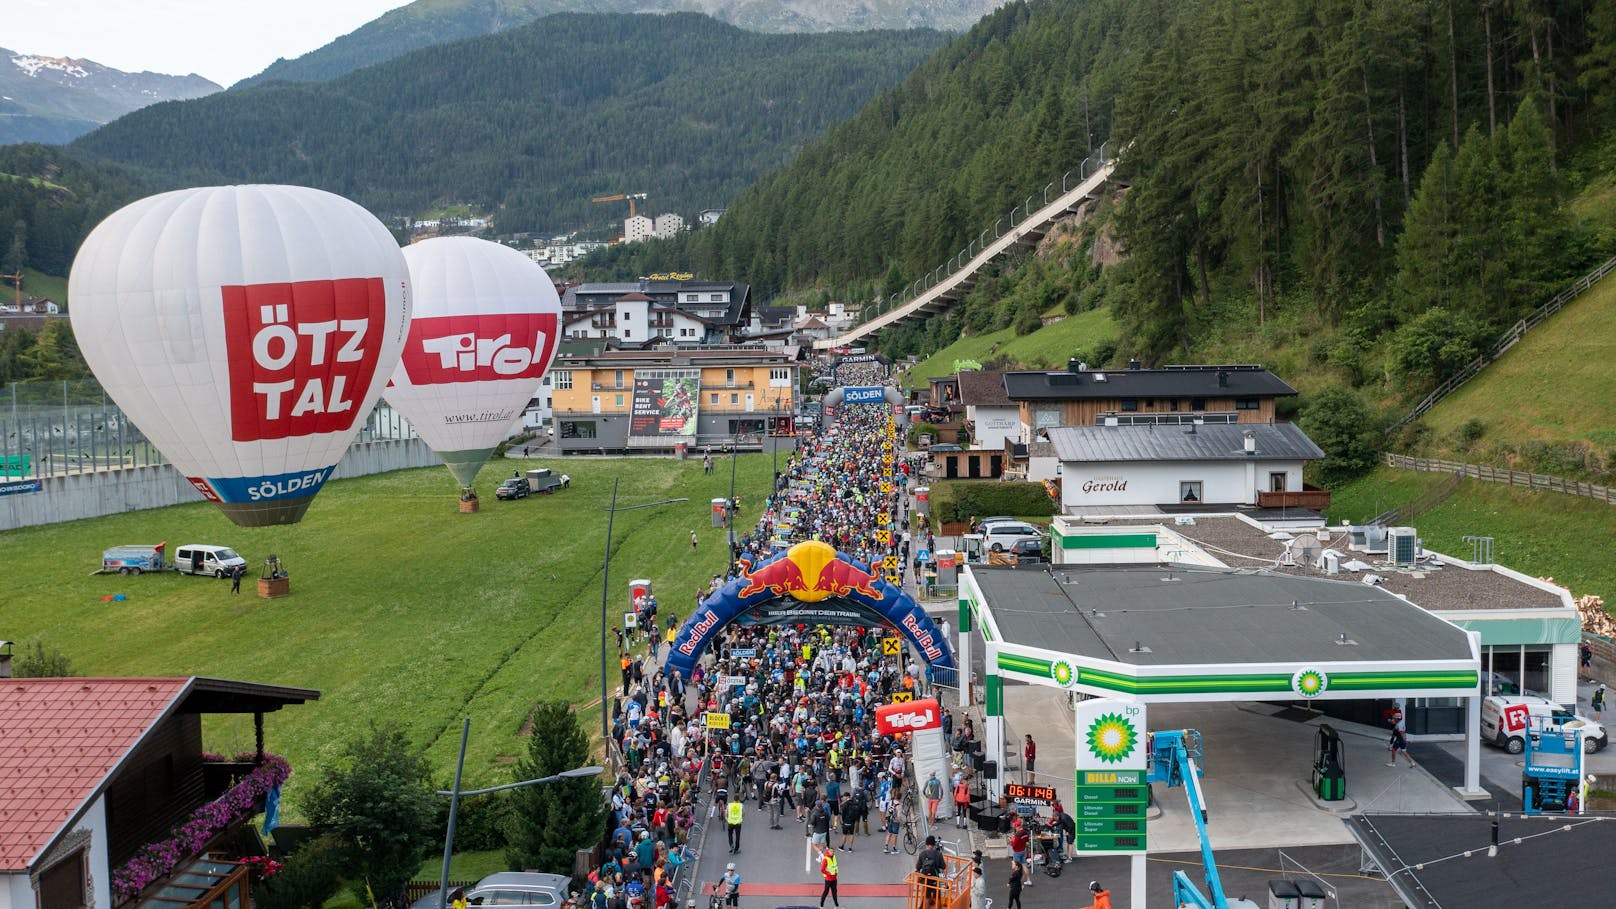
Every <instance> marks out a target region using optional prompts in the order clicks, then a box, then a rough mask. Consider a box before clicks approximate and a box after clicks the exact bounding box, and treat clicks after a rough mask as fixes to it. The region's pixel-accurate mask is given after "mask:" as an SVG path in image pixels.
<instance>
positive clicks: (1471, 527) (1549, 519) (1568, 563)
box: [1329, 467, 1616, 606]
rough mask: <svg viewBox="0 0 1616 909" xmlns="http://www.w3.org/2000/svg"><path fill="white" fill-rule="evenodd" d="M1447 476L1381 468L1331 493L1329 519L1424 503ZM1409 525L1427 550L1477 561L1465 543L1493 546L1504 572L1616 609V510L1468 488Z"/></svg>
mask: <svg viewBox="0 0 1616 909" xmlns="http://www.w3.org/2000/svg"><path fill="white" fill-rule="evenodd" d="M1443 479H1444V475H1443V474H1439V473H1417V472H1414V471H1410V470H1397V469H1395V468H1391V467H1381V468H1379V469H1377V470H1376V471H1375V472H1374V473H1371V474H1369V475H1368V476H1366V477H1362V478H1360V479H1358V480H1355V481H1353V482H1352V483H1349V484H1347V485H1345V486H1342V487H1340V488H1338V489H1336V490H1334V491H1333V494H1332V496H1331V503H1330V513H1329V518H1330V522H1331V523H1332V524H1339V523H1340V522H1341V521H1343V520H1348V521H1353V522H1360V521H1366V520H1368V519H1369V518H1372V517H1374V516H1375V515H1377V514H1379V513H1381V512H1383V511H1386V510H1388V509H1391V508H1395V507H1397V506H1399V505H1402V504H1404V503H1407V502H1411V501H1413V500H1414V499H1416V498H1418V497H1419V496H1420V494H1421V493H1423V492H1424V491H1425V490H1427V489H1430V488H1431V487H1432V486H1435V485H1436V484H1438V483H1440V482H1442V480H1443ZM1408 523H1409V524H1411V525H1413V526H1414V527H1416V528H1418V529H1419V532H1420V537H1421V539H1423V540H1424V541H1425V545H1426V547H1427V548H1430V549H1434V550H1436V551H1438V552H1442V553H1446V554H1447V555H1451V556H1456V557H1458V558H1461V559H1469V558H1470V556H1471V544H1469V543H1467V542H1465V541H1464V537H1465V536H1487V537H1492V538H1493V540H1494V544H1493V545H1494V553H1493V558H1494V561H1496V562H1497V563H1498V564H1500V565H1504V566H1507V567H1509V568H1513V569H1515V570H1516V571H1519V572H1522V573H1524V574H1529V575H1532V576H1533V577H1552V578H1554V580H1555V581H1556V582H1557V583H1559V584H1562V585H1564V586H1566V587H1568V588H1570V590H1571V592H1572V593H1573V594H1575V595H1577V596H1582V595H1583V594H1589V593H1592V594H1598V595H1599V596H1602V597H1604V598H1605V600H1606V602H1607V603H1610V604H1611V605H1613V606H1616V562H1613V561H1612V560H1611V557H1610V554H1611V553H1612V552H1616V506H1611V505H1607V504H1605V503H1604V502H1595V501H1593V500H1592V499H1579V498H1577V497H1575V496H1568V495H1562V494H1560V493H1553V492H1534V491H1532V490H1528V489H1517V488H1515V487H1511V486H1505V485H1503V484H1501V483H1484V482H1482V481H1480V480H1464V481H1462V482H1461V483H1460V484H1459V488H1458V489H1456V490H1454V492H1453V495H1451V496H1449V497H1448V499H1447V501H1445V502H1443V503H1442V504H1441V505H1438V506H1437V507H1436V508H1434V509H1432V510H1431V511H1428V512H1426V513H1425V514H1422V515H1418V516H1417V517H1414V518H1412V519H1411V520H1410V521H1409V522H1408Z"/></svg>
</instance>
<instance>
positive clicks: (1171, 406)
mask: <svg viewBox="0 0 1616 909" xmlns="http://www.w3.org/2000/svg"><path fill="white" fill-rule="evenodd" d="M1167 409H1168V410H1170V411H1172V412H1173V413H1178V399H1177V398H1174V399H1172V400H1171V401H1168V402H1167Z"/></svg>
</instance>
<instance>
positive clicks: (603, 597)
mask: <svg viewBox="0 0 1616 909" xmlns="http://www.w3.org/2000/svg"><path fill="white" fill-rule="evenodd" d="M617 483H618V480H617V479H613V480H612V504H611V506H610V507H608V508H607V510H606V556H605V558H603V559H602V560H601V563H600V746H601V748H606V747H607V744H606V743H607V742H610V741H611V739H612V727H611V716H612V714H611V708H610V707H608V706H607V704H606V603H607V597H608V595H609V592H610V584H611V575H612V525H613V522H614V521H615V520H616V518H617V513H618V512H619V511H634V510H636V509H640V508H656V507H657V506H659V505H672V504H673V503H675V502H688V501H690V499H688V498H685V497H680V498H677V499H663V500H662V501H660V502H646V503H645V504H643V505H625V506H623V507H622V508H618V507H617ZM653 630H655V629H653Z"/></svg>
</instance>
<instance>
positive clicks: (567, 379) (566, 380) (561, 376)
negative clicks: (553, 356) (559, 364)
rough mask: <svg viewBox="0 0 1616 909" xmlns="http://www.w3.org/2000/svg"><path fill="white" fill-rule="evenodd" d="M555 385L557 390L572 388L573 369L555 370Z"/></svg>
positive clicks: (569, 389)
mask: <svg viewBox="0 0 1616 909" xmlns="http://www.w3.org/2000/svg"><path fill="white" fill-rule="evenodd" d="M555 387H556V390H557V391H571V390H572V370H570V369H558V370H556V371H555Z"/></svg>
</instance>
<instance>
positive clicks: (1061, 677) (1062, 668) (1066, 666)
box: [1049, 660, 1072, 685]
mask: <svg viewBox="0 0 1616 909" xmlns="http://www.w3.org/2000/svg"><path fill="white" fill-rule="evenodd" d="M1049 675H1050V678H1053V679H1054V680H1055V682H1056V684H1059V685H1070V684H1072V664H1070V663H1068V662H1066V661H1065V660H1061V661H1059V662H1057V663H1055V664H1054V665H1052V666H1050V667H1049Z"/></svg>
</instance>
